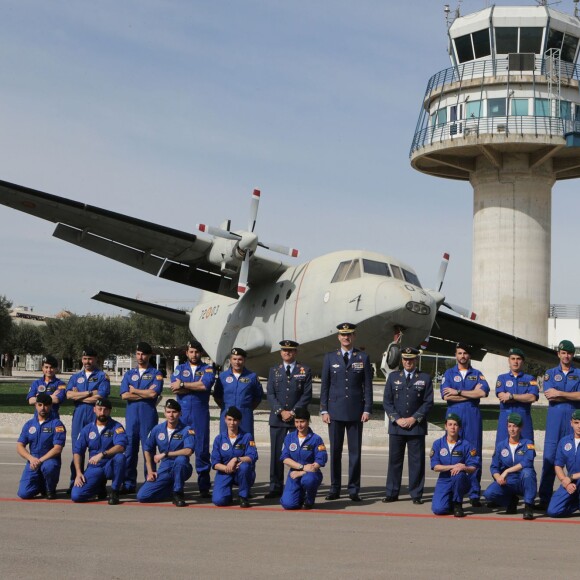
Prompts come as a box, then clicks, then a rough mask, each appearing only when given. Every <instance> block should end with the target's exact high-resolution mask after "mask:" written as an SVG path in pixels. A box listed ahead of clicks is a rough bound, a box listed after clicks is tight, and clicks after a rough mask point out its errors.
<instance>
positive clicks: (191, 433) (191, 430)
mask: <svg viewBox="0 0 580 580" xmlns="http://www.w3.org/2000/svg"><path fill="white" fill-rule="evenodd" d="M187 432H188V433H189V434H190V435H195V431H194V430H193V429H188V430H187Z"/></svg>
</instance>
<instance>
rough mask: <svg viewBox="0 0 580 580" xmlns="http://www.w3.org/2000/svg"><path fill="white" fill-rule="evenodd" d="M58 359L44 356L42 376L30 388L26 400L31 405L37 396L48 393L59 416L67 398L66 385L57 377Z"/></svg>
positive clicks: (53, 410)
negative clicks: (61, 405)
mask: <svg viewBox="0 0 580 580" xmlns="http://www.w3.org/2000/svg"><path fill="white" fill-rule="evenodd" d="M57 371H58V361H57V360H56V358H54V357H53V356H51V355H46V356H45V357H42V378H41V379H36V380H35V381H34V382H33V383H32V384H31V385H30V389H28V394H27V395H26V400H27V401H28V404H29V405H34V404H36V397H37V396H38V395H39V394H40V393H46V394H47V395H49V396H50V397H51V399H52V412H53V413H54V415H55V416H56V417H58V416H59V414H58V410H59V408H60V404H61V403H62V402H63V401H64V400H65V399H66V385H65V383H64V382H63V381H61V380H60V379H59V378H57V376H56V373H57Z"/></svg>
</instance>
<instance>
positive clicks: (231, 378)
mask: <svg viewBox="0 0 580 580" xmlns="http://www.w3.org/2000/svg"><path fill="white" fill-rule="evenodd" d="M233 382H234V377H227V378H226V383H233Z"/></svg>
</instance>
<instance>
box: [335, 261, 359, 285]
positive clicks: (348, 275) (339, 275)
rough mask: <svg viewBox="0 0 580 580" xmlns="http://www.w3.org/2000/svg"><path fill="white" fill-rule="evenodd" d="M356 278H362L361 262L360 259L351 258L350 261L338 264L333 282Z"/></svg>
mask: <svg viewBox="0 0 580 580" xmlns="http://www.w3.org/2000/svg"><path fill="white" fill-rule="evenodd" d="M355 278H360V264H359V261H358V260H349V261H348V262H341V263H340V264H339V265H338V268H337V270H336V273H335V274H334V277H333V278H332V281H331V284H332V283H333V282H342V281H344V280H354V279H355Z"/></svg>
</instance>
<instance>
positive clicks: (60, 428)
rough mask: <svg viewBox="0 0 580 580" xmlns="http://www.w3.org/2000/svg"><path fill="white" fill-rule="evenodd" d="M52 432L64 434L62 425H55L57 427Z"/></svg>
mask: <svg viewBox="0 0 580 580" xmlns="http://www.w3.org/2000/svg"><path fill="white" fill-rule="evenodd" d="M54 431H55V432H56V433H64V427H63V426H62V425H57V426H56V427H55V428H54Z"/></svg>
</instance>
